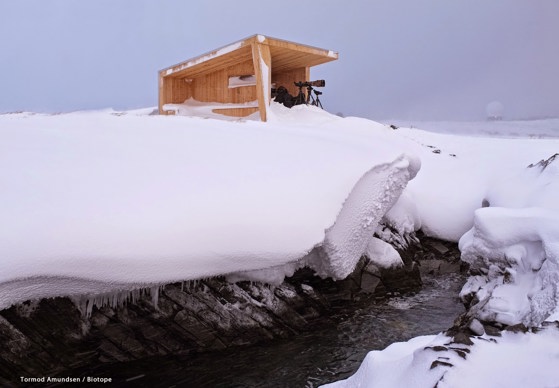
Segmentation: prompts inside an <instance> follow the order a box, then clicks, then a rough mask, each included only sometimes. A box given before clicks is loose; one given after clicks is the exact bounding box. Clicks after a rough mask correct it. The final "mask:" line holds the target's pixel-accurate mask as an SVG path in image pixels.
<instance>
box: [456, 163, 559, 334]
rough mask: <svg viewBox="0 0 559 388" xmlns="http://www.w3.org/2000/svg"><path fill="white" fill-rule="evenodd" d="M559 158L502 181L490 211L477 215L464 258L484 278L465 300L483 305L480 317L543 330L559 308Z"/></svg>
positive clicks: (473, 283) (491, 196) (472, 283)
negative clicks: (542, 326)
mask: <svg viewBox="0 0 559 388" xmlns="http://www.w3.org/2000/svg"><path fill="white" fill-rule="evenodd" d="M555 159H556V155H554V156H552V157H550V158H549V159H547V160H542V161H541V162H539V163H538V164H532V165H530V167H527V168H524V169H523V170H522V171H521V172H520V173H517V174H512V175H511V176H509V177H506V179H501V180H499V181H497V182H496V184H495V185H494V186H493V187H492V188H491V190H489V192H488V195H487V200H486V203H487V204H488V205H490V206H491V207H486V208H483V209H479V210H477V211H476V212H475V219H474V226H473V228H472V229H471V230H470V231H469V232H468V233H466V234H465V235H464V236H463V237H462V238H461V239H460V245H459V246H460V250H461V252H462V260H464V261H466V262H468V263H470V265H471V267H472V269H473V270H475V271H478V273H480V275H478V276H476V277H473V278H471V279H470V280H469V281H468V283H467V284H466V285H465V286H464V288H463V290H462V292H461V297H462V298H463V299H464V300H471V299H472V298H474V302H478V309H479V310H478V312H477V316H478V318H480V319H482V320H485V321H496V322H500V323H504V324H507V325H512V324H517V323H524V324H525V325H527V326H538V325H539V324H541V322H542V321H543V320H544V319H546V318H547V317H548V316H549V315H551V314H553V313H554V312H555V311H557V309H558V307H559V292H558V289H557V288H558V284H559V204H558V203H557V195H558V194H559V166H558V165H559V163H558V162H557V161H556V160H555Z"/></svg>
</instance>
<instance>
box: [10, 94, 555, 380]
mask: <svg viewBox="0 0 559 388" xmlns="http://www.w3.org/2000/svg"><path fill="white" fill-rule="evenodd" d="M150 111H151V110H141V111H130V112H115V111H99V112H75V113H70V114H62V115H44V114H32V113H17V114H5V115H0V139H1V140H2V141H1V142H0V187H1V190H0V216H1V219H2V223H1V224H0V308H6V307H8V306H10V305H11V304H13V303H16V302H20V301H23V300H26V299H33V298H40V297H50V296H57V295H68V296H74V297H78V296H83V297H85V298H91V299H92V300H94V301H95V302H96V303H103V302H104V300H106V299H110V298H111V295H113V296H114V295H115V293H117V294H118V293H122V292H124V293H126V292H128V291H131V290H133V289H137V288H139V287H146V286H148V287H149V286H151V287H155V288H156V287H157V286H158V285H160V284H165V283H169V282H174V281H181V280H188V279H196V278H201V277H208V276H215V275H228V276H229V278H230V279H231V280H238V279H256V280H264V281H268V282H272V283H277V282H281V281H282V280H283V277H284V276H285V275H289V274H290V273H292V272H293V271H294V270H295V269H296V268H298V267H300V266H304V265H307V266H310V267H311V268H313V269H314V270H315V271H316V272H317V273H318V274H320V275H321V276H331V277H333V278H343V277H344V276H346V275H347V274H348V273H349V272H351V270H352V268H353V266H354V265H355V263H356V262H357V260H358V259H359V257H360V256H361V255H362V254H364V253H368V254H370V255H371V256H375V257H376V258H374V259H375V260H377V263H378V264H379V265H381V266H391V265H398V263H399V257H398V254H397V252H396V251H394V250H393V249H391V247H390V246H387V244H386V243H384V242H383V241H382V240H379V239H375V238H373V232H374V231H375V229H376V228H377V226H378V223H379V222H380V221H381V220H382V221H383V222H385V223H389V224H391V225H392V226H393V227H394V228H395V229H397V230H398V231H399V232H400V233H401V234H405V233H408V232H411V231H414V230H417V229H419V228H422V229H423V231H424V232H425V233H426V234H428V235H431V236H435V237H438V238H442V239H447V240H452V241H459V240H460V247H461V249H462V252H463V258H464V260H466V261H468V262H470V263H472V265H473V266H474V267H476V268H477V269H478V270H479V273H480V275H479V277H477V278H476V279H475V281H474V280H472V281H470V282H469V283H468V284H467V285H466V287H465V289H464V290H463V291H462V297H464V298H471V297H474V296H475V298H477V300H479V301H483V303H484V307H483V308H480V309H479V315H478V316H477V318H479V319H488V318H489V317H490V318H491V319H495V320H497V321H499V322H502V323H505V324H511V323H517V322H523V323H527V324H530V325H538V324H540V323H541V322H542V321H543V320H545V319H551V318H553V317H555V316H557V315H558V314H557V306H558V304H559V297H558V291H557V283H558V279H559V276H558V273H559V270H558V265H559V232H558V229H559V214H558V213H559V205H558V204H557V201H556V198H557V197H558V194H559V190H558V187H559V186H558V185H559V183H558V181H559V177H558V176H559V167H558V163H559V160H557V161H550V162H549V164H547V165H545V163H542V164H536V163H537V162H539V161H541V160H547V159H548V158H549V157H551V156H552V155H554V154H555V153H557V152H559V139H558V138H556V137H553V136H551V135H550V134H553V133H556V131H557V127H558V120H539V121H526V122H514V123H510V122H506V121H501V122H498V123H497V122H495V123H491V125H492V128H496V129H495V131H497V130H498V133H499V134H500V137H498V138H497V137H491V136H487V134H490V135H493V133H491V131H488V130H487V129H486V128H487V125H489V124H487V123H469V124H466V123H460V124H459V125H458V124H456V123H454V124H452V123H446V124H445V123H439V124H438V127H437V128H436V132H433V131H424V130H421V129H417V128H398V129H392V128H391V127H390V126H389V125H388V124H390V123H388V124H387V125H383V124H380V123H375V122H373V121H370V120H366V119H361V118H355V117H347V118H341V117H338V116H334V115H330V114H328V113H327V112H324V111H322V110H319V109H314V108H312V107H306V106H297V107H294V108H293V109H291V110H289V109H287V108H285V107H283V106H281V105H278V104H275V103H274V104H273V105H272V107H271V109H270V112H269V114H268V116H269V121H268V122H267V123H261V122H259V121H257V120H253V118H248V119H242V120H231V119H229V120H216V119H213V118H202V117H199V116H196V117H193V116H178V115H177V116H151V115H149V112H150ZM198 111H199V110H198ZM178 112H179V113H181V112H182V113H185V111H181V110H179V109H178ZM186 113H188V112H186ZM212 117H213V116H212ZM457 125H458V126H460V127H461V128H463V129H464V128H468V125H469V130H468V131H464V130H461V131H458V130H456V128H457ZM531 126H532V127H531ZM520 127H522V129H523V131H522V133H523V134H524V135H518V134H519V133H520V132H519V130H518V128H520ZM445 128H447V129H446V130H445ZM429 129H433V128H429ZM442 132H450V133H454V134H449V133H442ZM456 133H460V135H456ZM471 134H475V135H476V136H470V135H471ZM544 134H545V136H544ZM558 159H559V158H558ZM529 165H532V167H528V166H529ZM119 295H120V294H119ZM113 299H114V298H113ZM550 317H551V318H550ZM542 335H545V336H546V337H545V338H544V340H541V338H542V337H541V336H542ZM547 336H548V337H549V338H548V337H547ZM441 338H442V337H441V336H439V337H426V338H423V337H422V338H420V339H415V340H412V341H410V342H409V343H407V345H393V347H391V348H388V349H387V350H385V351H384V352H386V353H383V352H380V353H379V352H373V353H372V355H370V356H369V357H368V358H367V359H366V361H365V362H364V364H363V366H362V367H361V369H360V371H359V372H358V373H357V374H356V375H355V376H354V377H353V378H352V379H353V380H352V379H350V380H348V381H346V382H341V383H339V385H338V386H355V385H354V384H355V382H356V381H360V382H363V384H365V385H364V386H367V384H369V385H370V386H400V385H399V384H400V383H402V382H404V381H406V382H407V385H409V386H422V385H420V384H419V383H416V384H415V385H414V381H427V380H422V379H424V378H428V377H425V376H427V375H428V374H429V373H431V372H429V369H425V368H423V366H422V365H423V364H424V362H423V361H417V360H419V359H422V360H423V359H424V361H425V360H427V358H425V357H424V356H417V357H419V358H417V357H416V358H414V357H415V356H412V354H413V355H417V354H423V353H422V351H421V349H423V348H424V347H425V346H427V344H428V343H433V344H435V345H429V346H438V345H437V344H438V342H437V341H439V342H440V341H445V339H441ZM480 341H482V340H480ZM480 341H476V346H474V347H473V348H475V349H476V350H475V352H477V353H479V354H480V356H479V357H480V358H479V359H480V360H485V358H484V356H483V354H484V353H483V352H485V351H487V352H489V351H491V352H493V350H490V349H492V348H490V347H489V344H488V345H485V342H480ZM498 341H499V342H500V343H503V344H505V345H506V344H508V345H510V346H511V349H512V348H514V346H515V344H520V343H522V344H523V345H522V346H523V349H524V347H525V348H526V349H525V351H526V352H527V354H532V353H530V352H531V351H532V350H534V352H536V353H535V354H538V355H542V357H544V358H545V357H548V356H549V357H548V358H549V359H551V360H553V357H555V360H556V358H557V353H556V352H555V353H554V350H552V349H551V348H545V346H543V345H541V343H542V342H543V343H545V342H546V341H547V343H550V344H553V345H557V344H559V343H558V342H557V335H556V334H537V335H536V334H534V335H533V336H532V335H526V336H524V337H514V336H512V335H511V336H504V337H502V338H500V339H499V340H498ZM480 344H483V345H480ZM508 345H506V346H508ZM506 346H503V347H500V348H499V349H505V348H506ZM540 347H544V348H545V349H546V350H545V351H542V352H540V351H539V350H538V349H540ZM396 348H397V349H400V350H398V351H393V350H394V349H396ZM390 349H392V350H390ZM416 349H419V350H418V351H416V352H415V353H413V352H414V351H415V350H416ZM484 349H487V350H484ZM528 349H530V350H528ZM475 352H472V358H471V359H470V358H468V361H467V362H459V363H456V365H457V366H456V367H455V369H453V373H454V374H455V375H456V376H462V375H460V373H462V372H460V371H462V370H467V368H469V367H470V366H471V365H474V364H475V362H474V361H475V360H476V359H477V358H473V355H474V354H477V353H475ZM546 352H547V353H546ZM410 357H411V358H410ZM422 357H423V358H422ZM476 357H477V356H476ZM544 358H542V360H544ZM387 360H389V361H390V365H391V366H392V367H393V368H395V369H396V370H399V371H402V373H403V374H402V376H403V377H402V378H401V379H396V378H395V377H394V376H396V375H397V374H398V373H396V372H394V373H391V375H390V376H388V377H387V376H385V377H382V376H384V375H383V373H379V372H377V370H379V369H378V368H384V365H385V364H386V361H387ZM429 360H430V359H429ZM470 360H471V361H470ZM425 362H427V361H425ZM497 364H498V365H501V366H502V364H501V363H499V362H497ZM459 365H465V366H464V367H462V366H459ZM542 365H544V364H542ZM464 368H466V369H464ZM516 370H517V371H519V373H524V372H525V370H524V369H523V368H516ZM454 371H455V372H454ZM523 371H524V372H523ZM433 373H434V372H433ZM437 373H438V372H437ZM464 373H466V372H464ZM431 374H432V373H431ZM363 376H364V377H363ZM379 376H380V377H379ZM406 376H408V377H406ZM414 376H415V377H414ZM421 376H423V377H421ZM450 376H451V375H450V374H449V375H448V377H445V380H444V381H447V379H452V378H454V377H452V378H451V377H450ZM523 376H525V374H524V375H523ZM555 377H557V380H556V381H559V376H556V375H555ZM384 378H386V379H389V380H386V381H392V382H393V383H392V384H393V385H390V384H387V385H384V384H382V383H380V385H379V384H377V382H378V381H385V380H382V379H384ZM415 378H417V379H418V380H414V379H415ZM439 378H440V376H439ZM455 378H456V379H459V378H461V377H455ZM378 379H381V380H378ZM406 379H408V380H406ZM429 381H430V380H429ZM434 381H436V380H434ZM448 381H451V380H448ZM453 381H454V380H453ZM472 381H473V380H472ZM506 381H508V380H506ZM518 381H521V380H518ZM542 381H544V380H542ZM545 381H547V380H545ZM449 384H450V383H449ZM545 384H547V383H545ZM448 386H459V385H448ZM467 386H471V385H467ZM479 386H492V385H479ZM505 386H508V385H506V384H505ZM516 386H523V385H518V384H517V385H516Z"/></svg>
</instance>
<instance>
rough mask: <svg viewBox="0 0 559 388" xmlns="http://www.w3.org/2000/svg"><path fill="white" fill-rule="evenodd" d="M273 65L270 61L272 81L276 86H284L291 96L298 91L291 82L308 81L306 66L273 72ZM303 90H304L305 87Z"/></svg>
mask: <svg viewBox="0 0 559 388" xmlns="http://www.w3.org/2000/svg"><path fill="white" fill-rule="evenodd" d="M273 66H274V64H273V63H272V83H275V84H276V87H279V86H284V87H285V88H287V91H288V92H289V94H291V95H292V96H296V95H297V93H299V88H298V87H297V86H295V85H294V84H293V83H294V82H298V81H309V79H308V76H307V68H306V67H301V68H299V69H295V70H291V71H286V72H282V73H275V72H273ZM303 91H305V89H304V90H303Z"/></svg>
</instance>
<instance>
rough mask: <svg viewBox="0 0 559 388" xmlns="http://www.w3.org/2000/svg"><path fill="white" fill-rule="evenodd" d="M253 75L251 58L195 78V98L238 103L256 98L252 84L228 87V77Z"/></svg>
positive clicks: (193, 86) (193, 87)
mask: <svg viewBox="0 0 559 388" xmlns="http://www.w3.org/2000/svg"><path fill="white" fill-rule="evenodd" d="M241 75H254V67H253V64H252V59H248V60H246V61H243V62H241V63H238V64H236V65H233V66H229V67H227V68H225V69H222V70H218V71H215V72H212V73H210V74H206V75H203V76H200V77H198V78H196V79H195V80H194V81H193V82H192V92H193V97H194V99H195V100H198V101H206V102H226V103H234V104H240V103H243V102H250V101H255V100H256V88H255V87H254V86H242V87H238V88H229V87H228V85H229V77H238V76H241Z"/></svg>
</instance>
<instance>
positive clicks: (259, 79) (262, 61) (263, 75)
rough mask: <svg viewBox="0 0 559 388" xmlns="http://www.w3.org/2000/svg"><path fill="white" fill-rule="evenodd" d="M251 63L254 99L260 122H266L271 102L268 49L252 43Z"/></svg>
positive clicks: (270, 59)
mask: <svg viewBox="0 0 559 388" xmlns="http://www.w3.org/2000/svg"><path fill="white" fill-rule="evenodd" d="M252 62H253V63H254V72H255V75H256V99H257V100H258V109H259V110H260V120H262V121H266V119H267V111H268V107H269V106H270V100H271V98H272V97H271V96H272V95H271V93H272V90H271V87H272V57H271V55H270V47H269V46H268V45H266V44H261V43H259V42H253V43H252Z"/></svg>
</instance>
